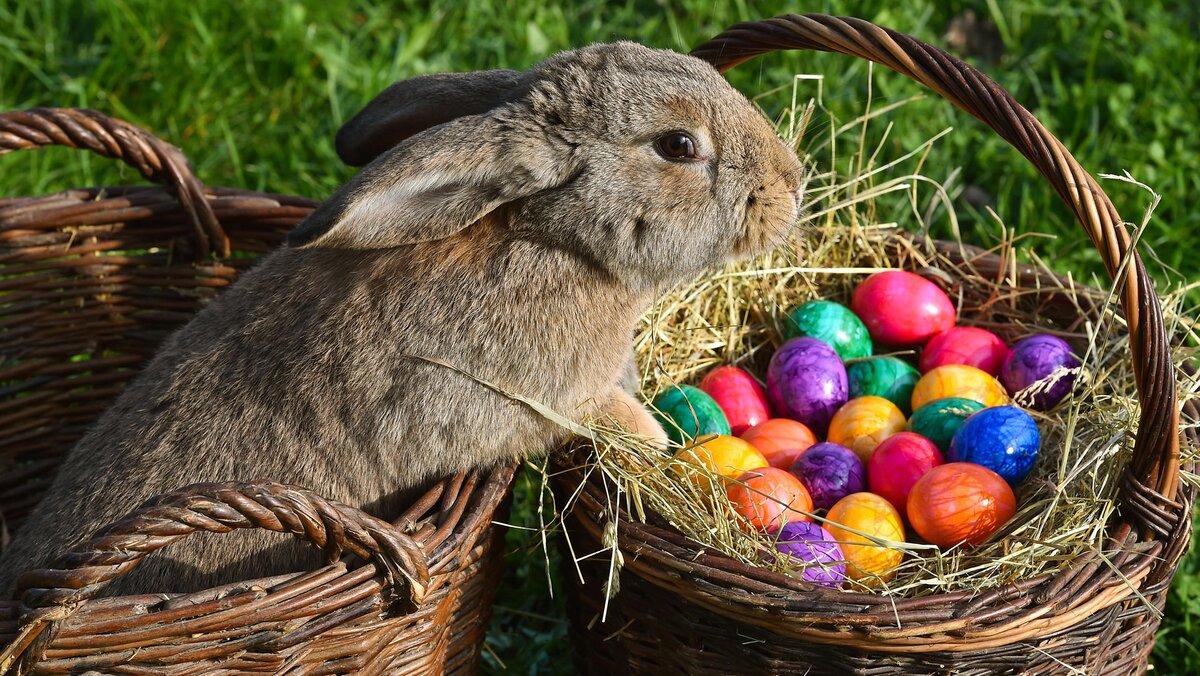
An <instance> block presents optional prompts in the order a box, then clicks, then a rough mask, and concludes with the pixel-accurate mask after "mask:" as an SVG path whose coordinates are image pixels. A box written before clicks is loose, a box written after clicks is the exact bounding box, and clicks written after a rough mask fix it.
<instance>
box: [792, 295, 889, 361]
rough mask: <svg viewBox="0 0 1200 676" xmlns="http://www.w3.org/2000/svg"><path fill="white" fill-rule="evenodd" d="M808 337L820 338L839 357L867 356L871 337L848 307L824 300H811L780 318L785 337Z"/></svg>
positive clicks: (844, 358)
mask: <svg viewBox="0 0 1200 676" xmlns="http://www.w3.org/2000/svg"><path fill="white" fill-rule="evenodd" d="M800 336H808V337H809V338H816V339H817V340H820V341H824V342H826V343H828V344H829V346H830V347H832V348H833V350H834V351H835V352H837V353H838V356H839V357H841V358H842V359H843V360H846V359H857V358H860V357H869V356H870V355H871V336H870V334H868V333H867V327H866V326H865V325H864V324H863V323H862V320H861V319H859V318H858V316H857V315H855V314H854V313H853V312H851V311H850V308H848V307H846V306H845V305H842V304H840V303H834V302H833V301H828V300H811V301H809V302H807V303H804V304H803V305H801V306H799V307H797V308H796V309H795V310H792V311H791V312H789V313H788V315H787V317H786V318H785V319H784V321H783V337H784V339H785V340H791V339H792V338H798V337H800Z"/></svg>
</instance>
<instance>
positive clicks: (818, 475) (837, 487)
mask: <svg viewBox="0 0 1200 676" xmlns="http://www.w3.org/2000/svg"><path fill="white" fill-rule="evenodd" d="M792 474H795V475H796V478H798V479H800V482H801V483H803V484H804V487H805V488H807V489H808V494H809V496H810V497H812V502H813V508H815V509H829V508H830V507H832V506H834V505H835V504H837V501H838V500H841V499H842V498H844V497H846V496H847V495H850V494H851V493H861V492H863V491H864V490H866V487H867V468H866V466H865V465H863V461H862V460H860V459H859V457H858V455H857V454H856V453H855V452H854V451H852V450H850V449H848V448H846V447H845V446H842V445H841V444H835V443H833V442H829V441H826V442H824V443H820V444H816V445H815V446H812V447H811V448H809V449H808V450H807V451H805V452H803V453H801V454H800V457H799V458H796V462H795V463H793V464H792Z"/></svg>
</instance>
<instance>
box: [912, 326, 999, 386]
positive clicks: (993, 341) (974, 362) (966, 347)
mask: <svg viewBox="0 0 1200 676" xmlns="http://www.w3.org/2000/svg"><path fill="white" fill-rule="evenodd" d="M1007 356H1008V346H1007V345H1005V344H1004V341H1003V340H1000V338H998V337H997V336H996V334H994V333H992V332H991V331H985V330H983V329H977V328H975V327H974V326H956V327H954V328H952V329H949V330H947V331H943V332H941V333H939V334H937V335H936V336H934V337H933V338H931V339H930V340H929V342H928V343H926V344H925V349H923V350H921V359H920V362H919V365H920V367H921V373H927V372H929V371H932V370H933V369H935V368H937V367H939V366H945V365H946V364H964V365H966V366H974V367H975V368H977V369H979V370H980V371H983V372H985V373H987V374H988V375H991V376H995V375H996V374H998V373H1000V365H1001V364H1003V363H1004V358H1005V357H1007Z"/></svg>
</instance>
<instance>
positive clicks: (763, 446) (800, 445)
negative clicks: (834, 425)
mask: <svg viewBox="0 0 1200 676" xmlns="http://www.w3.org/2000/svg"><path fill="white" fill-rule="evenodd" d="M741 437H742V439H743V440H745V441H749V442H750V443H751V444H752V445H753V446H754V447H755V448H757V449H758V450H759V451H760V452H761V453H762V454H763V456H764V457H766V459H767V463H768V464H770V465H771V466H772V467H778V468H779V469H782V470H790V469H791V468H792V463H794V462H796V458H798V457H800V454H801V453H803V452H804V451H806V450H808V447H809V446H812V445H813V444H815V443H817V437H816V436H814V435H813V433H812V430H810V429H808V427H807V426H805V424H804V423H802V422H796V421H795V420H790V419H788V418H771V419H770V420H764V421H763V422H760V423H759V424H757V425H755V426H754V427H751V428H750V429H748V430H746V431H745V432H742V434H741Z"/></svg>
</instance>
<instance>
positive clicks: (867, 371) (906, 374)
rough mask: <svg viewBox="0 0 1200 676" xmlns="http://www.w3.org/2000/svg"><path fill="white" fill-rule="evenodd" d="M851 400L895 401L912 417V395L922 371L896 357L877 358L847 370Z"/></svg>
mask: <svg viewBox="0 0 1200 676" xmlns="http://www.w3.org/2000/svg"><path fill="white" fill-rule="evenodd" d="M846 377H847V378H848V379H849V381H850V398H851V399H857V398H859V397H866V396H875V397H883V398H884V399H887V400H888V401H890V402H892V403H893V404H895V405H896V406H898V407H899V408H900V410H901V411H903V412H904V415H908V414H909V413H911V412H912V393H913V388H914V387H916V386H917V381H918V380H920V379H921V372H920V371H918V370H917V369H915V368H914V367H913V366H912V365H910V364H909V363H908V362H906V361H904V360H903V359H898V358H896V357H875V358H873V359H864V360H863V361H858V362H854V363H853V364H850V365H849V366H847V367H846Z"/></svg>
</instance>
